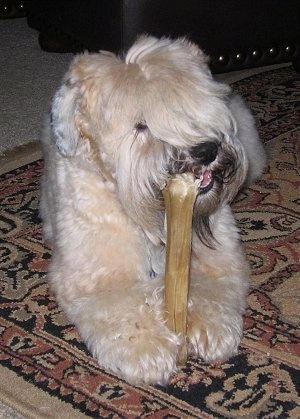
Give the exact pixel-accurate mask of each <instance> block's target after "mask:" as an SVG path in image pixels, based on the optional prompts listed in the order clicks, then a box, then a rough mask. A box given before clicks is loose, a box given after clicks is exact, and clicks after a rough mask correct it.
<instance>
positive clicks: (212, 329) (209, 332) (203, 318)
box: [188, 312, 243, 363]
mask: <svg viewBox="0 0 300 419" xmlns="http://www.w3.org/2000/svg"><path fill="white" fill-rule="evenodd" d="M242 331H243V320H242V316H241V315H239V314H237V313H232V314H231V313H223V315H221V314H220V313H219V316H217V315H212V316H207V315H203V313H197V312H192V313H190V315H189V324H188V350H189V354H190V355H192V356H197V357H199V358H201V359H203V360H204V361H205V362H209V363H213V362H223V361H226V360H227V359H229V358H230V357H231V356H233V355H235V354H236V353H237V351H238V346H239V343H240V340H241V336H242Z"/></svg>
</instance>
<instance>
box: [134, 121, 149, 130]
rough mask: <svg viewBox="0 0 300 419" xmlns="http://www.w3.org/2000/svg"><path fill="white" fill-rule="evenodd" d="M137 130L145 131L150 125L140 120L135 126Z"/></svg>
mask: <svg viewBox="0 0 300 419" xmlns="http://www.w3.org/2000/svg"><path fill="white" fill-rule="evenodd" d="M134 128H135V129H136V130H137V131H145V130H146V129H147V128H148V127H147V124H146V122H144V121H143V122H138V123H137V124H136V125H135V127H134Z"/></svg>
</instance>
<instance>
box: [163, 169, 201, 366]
mask: <svg viewBox="0 0 300 419" xmlns="http://www.w3.org/2000/svg"><path fill="white" fill-rule="evenodd" d="M198 185H199V181H198V182H197V180H195V177H194V175H193V174H192V173H183V174H180V175H175V176H174V177H172V178H171V179H170V180H169V182H168V183H167V185H166V187H165V188H164V189H163V196H164V201H165V209H166V217H167V251H166V268H165V307H166V316H167V325H168V327H169V328H170V329H171V330H172V331H174V332H175V333H180V334H181V335H182V336H183V338H184V340H185V338H186V331H187V303H188V292H189V282H190V278H189V277H190V259H191V247H192V220H193V209H194V203H195V200H196V196H197V189H198ZM186 360H187V348H186V343H185V344H184V345H183V347H182V348H181V353H180V355H179V359H178V362H179V364H181V365H183V364H185V363H186Z"/></svg>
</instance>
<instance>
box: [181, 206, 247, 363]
mask: <svg viewBox="0 0 300 419" xmlns="http://www.w3.org/2000/svg"><path fill="white" fill-rule="evenodd" d="M213 228H214V231H213V233H214V237H215V238H216V240H217V241H216V243H215V249H209V248H207V247H206V246H205V245H203V244H202V243H200V241H198V242H197V239H195V241H196V242H197V243H195V246H194V252H193V261H192V272H191V286H190V297H189V312H188V345H189V353H190V354H191V355H195V356H199V357H200V358H202V359H203V360H204V361H206V362H222V361H225V360H227V359H229V358H230V357H231V356H232V355H234V354H235V353H236V352H237V350H238V346H239V343H240V339H241V337H242V332H243V313H244V310H245V307H246V297H247V291H248V279H249V267H248V263H247V261H246V259H245V254H244V249H243V246H242V244H241V243H240V239H239V236H238V230H237V228H236V226H235V221H234V219H233V216H232V214H231V211H230V209H229V207H227V208H223V209H221V210H220V211H219V214H217V217H216V219H215V220H214V227H213Z"/></svg>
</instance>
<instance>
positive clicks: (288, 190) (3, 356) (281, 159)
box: [0, 67, 300, 419]
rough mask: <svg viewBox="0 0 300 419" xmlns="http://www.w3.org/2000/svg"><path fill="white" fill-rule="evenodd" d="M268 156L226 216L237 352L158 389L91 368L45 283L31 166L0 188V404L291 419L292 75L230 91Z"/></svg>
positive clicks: (43, 412) (295, 121) (295, 243)
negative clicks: (241, 299) (231, 242)
mask: <svg viewBox="0 0 300 419" xmlns="http://www.w3.org/2000/svg"><path fill="white" fill-rule="evenodd" d="M234 88H235V90H236V91H238V92H240V93H241V94H242V95H243V96H244V98H245V99H246V101H247V102H248V104H249V105H250V107H251V108H252V110H253V112H254V114H255V117H256V119H257V124H258V129H259V133H260V135H261V137H262V139H263V141H264V143H265V145H266V148H267V151H268V154H269V165H268V168H267V169H266V171H265V173H264V175H263V177H262V179H260V180H259V181H258V182H257V183H256V184H255V185H253V186H251V188H249V189H247V190H245V191H242V192H241V193H239V195H238V196H237V198H236V199H235V202H234V204H233V208H234V211H235V214H236V217H237V219H238V222H239V225H240V228H241V238H242V240H243V242H244V243H245V246H246V251H247V254H248V258H249V260H250V263H251V267H252V278H251V281H252V282H251V290H250V294H249V298H248V302H249V306H248V309H247V312H246V314H245V330H244V337H243V340H242V342H241V345H240V348H239V352H238V354H237V355H236V356H235V357H233V358H232V359H230V360H229V361H228V362H225V363H224V364H222V365H220V366H212V365H208V364H205V363H203V362H201V360H195V359H191V360H189V362H188V363H187V365H186V366H185V367H184V368H183V369H182V370H181V371H180V372H179V373H178V374H177V375H176V376H174V377H172V379H171V380H170V383H169V385H168V386H167V387H161V386H156V387H154V386H153V387H152V386H131V385H129V384H127V383H126V382H124V381H122V380H120V379H119V378H118V377H116V376H115V375H113V374H111V373H110V372H108V371H105V370H103V369H101V368H100V367H99V366H98V365H97V363H96V362H95V361H94V360H93V359H92V358H91V356H90V355H89V353H88V352H87V350H86V348H85V346H84V344H83V342H82V341H81V339H80V337H79V335H78V333H77V331H76V328H75V327H74V326H73V325H72V324H69V322H68V321H67V319H66V317H65V315H64V314H63V313H62V311H61V310H60V309H59V308H58V306H57V304H56V302H55V299H54V297H53V295H52V294H51V293H49V289H48V286H47V283H46V281H45V273H46V270H47V266H48V264H49V259H50V257H51V251H50V249H48V248H47V247H45V246H44V243H43V239H42V233H41V223H40V219H39V215H38V204H39V181H40V177H41V173H42V170H43V161H42V160H41V159H33V160H34V161H32V162H30V163H26V164H23V165H22V166H18V167H16V168H15V169H14V170H10V171H8V172H6V173H4V174H2V175H1V178H0V191H1V192H0V193H1V207H0V227H1V245H0V249H1V250H0V279H1V282H0V284H1V299H0V345H1V352H0V398H1V399H2V401H3V402H4V403H6V404H7V405H9V406H11V407H13V408H14V409H15V410H16V411H18V412H20V413H21V414H23V415H24V416H25V417H28V418H44V417H45V418H51V417H52V418H72V419H73V418H74V419H76V418H82V417H93V418H172V419H173V418H174V419H175V418H248V419H250V418H299V417H300V407H299V406H300V398H299V387H300V383H299V379H300V374H299V364H300V362H299V357H300V345H299V344H300V336H299V320H300V304H299V297H300V281H299V280H300V275H299V271H300V264H299V253H300V252H299V226H300V214H299V205H300V199H299V184H300V177H299V160H300V141H299V140H300V131H299V99H300V77H299V75H298V74H297V73H296V72H295V71H294V70H293V68H292V67H286V68H280V69H277V70H269V71H265V72H263V73H261V74H257V75H254V76H251V77H249V78H247V79H245V80H241V81H238V82H236V83H234Z"/></svg>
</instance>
